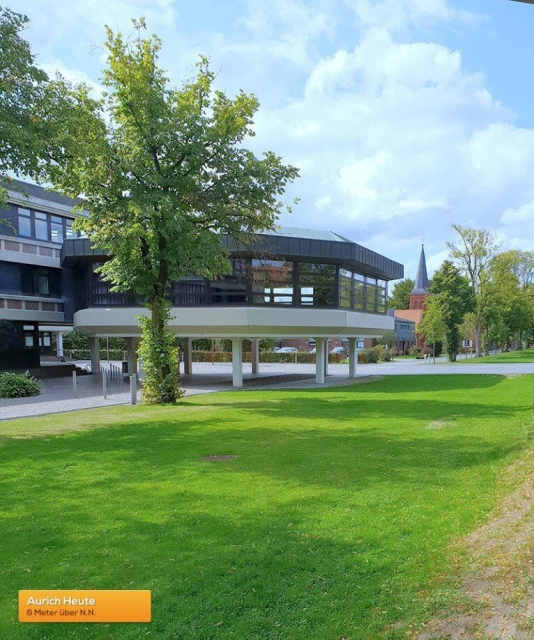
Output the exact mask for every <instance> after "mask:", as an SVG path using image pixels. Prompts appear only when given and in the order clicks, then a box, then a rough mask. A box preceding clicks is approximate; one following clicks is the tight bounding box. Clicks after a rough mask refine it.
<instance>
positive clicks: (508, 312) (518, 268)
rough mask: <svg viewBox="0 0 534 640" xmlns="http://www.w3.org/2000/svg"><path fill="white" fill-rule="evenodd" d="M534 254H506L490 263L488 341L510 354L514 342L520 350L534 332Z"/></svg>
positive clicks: (487, 308)
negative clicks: (508, 351) (533, 278)
mask: <svg viewBox="0 0 534 640" xmlns="http://www.w3.org/2000/svg"><path fill="white" fill-rule="evenodd" d="M533 265H534V254H533V253H530V252H526V251H506V252H504V253H500V254H499V255H497V256H495V257H494V258H493V260H492V261H491V263H490V267H489V272H488V273H489V279H488V285H487V289H488V304H487V307H486V319H487V327H488V331H487V339H488V341H492V342H494V343H495V344H496V345H497V346H499V347H501V348H502V349H504V350H507V349H508V348H509V347H510V346H511V344H512V343H513V342H515V344H516V348H520V347H521V345H522V343H523V340H525V339H527V340H528V336H529V335H530V334H531V333H532V331H533V329H534V286H533V284H532V277H533V275H532V271H533Z"/></svg>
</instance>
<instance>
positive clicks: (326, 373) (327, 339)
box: [324, 338, 330, 378]
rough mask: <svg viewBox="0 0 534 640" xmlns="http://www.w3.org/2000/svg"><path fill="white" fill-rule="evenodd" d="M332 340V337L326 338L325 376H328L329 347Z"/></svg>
mask: <svg viewBox="0 0 534 640" xmlns="http://www.w3.org/2000/svg"><path fill="white" fill-rule="evenodd" d="M329 342H330V338H326V340H325V346H324V376H325V378H326V376H327V375H328V347H329V346H330V345H329Z"/></svg>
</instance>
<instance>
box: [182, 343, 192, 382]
mask: <svg viewBox="0 0 534 640" xmlns="http://www.w3.org/2000/svg"><path fill="white" fill-rule="evenodd" d="M182 344H183V347H184V374H186V375H191V374H192V373H193V339H192V338H184V339H183V340H182Z"/></svg>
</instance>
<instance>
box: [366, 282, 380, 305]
mask: <svg viewBox="0 0 534 640" xmlns="http://www.w3.org/2000/svg"><path fill="white" fill-rule="evenodd" d="M365 287H366V291H365V294H366V296H365V297H366V305H365V308H366V310H367V311H371V312H376V310H377V284H376V278H371V277H369V276H367V277H366V278H365Z"/></svg>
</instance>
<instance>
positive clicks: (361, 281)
mask: <svg viewBox="0 0 534 640" xmlns="http://www.w3.org/2000/svg"><path fill="white" fill-rule="evenodd" d="M352 308H353V309H355V310H356V311H363V310H364V308H365V278H364V276H362V275H361V274H359V273H355V274H354V306H353V307H352Z"/></svg>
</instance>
